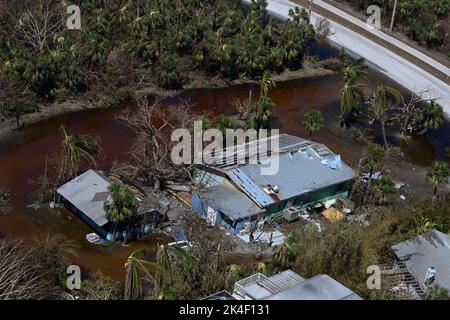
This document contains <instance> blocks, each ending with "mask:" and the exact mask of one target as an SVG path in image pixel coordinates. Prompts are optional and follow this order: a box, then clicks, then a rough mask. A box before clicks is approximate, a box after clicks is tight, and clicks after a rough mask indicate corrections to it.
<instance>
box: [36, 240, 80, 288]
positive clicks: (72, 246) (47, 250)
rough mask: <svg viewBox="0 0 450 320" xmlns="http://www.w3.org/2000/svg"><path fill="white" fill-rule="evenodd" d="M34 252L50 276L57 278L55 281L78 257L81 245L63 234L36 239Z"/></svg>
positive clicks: (58, 279)
mask: <svg viewBox="0 0 450 320" xmlns="http://www.w3.org/2000/svg"><path fill="white" fill-rule="evenodd" d="M34 243H35V246H34V252H35V254H36V257H37V259H38V260H39V262H40V263H42V265H43V266H45V268H46V270H47V272H48V273H49V274H53V275H55V276H56V279H55V281H56V282H58V281H60V279H61V275H63V274H65V272H66V268H67V266H68V265H70V264H72V263H71V262H72V261H73V260H72V259H74V258H77V257H78V253H79V250H80V245H79V244H78V242H76V241H73V240H69V239H67V238H66V237H65V236H64V235H62V234H56V235H53V236H51V235H49V234H48V235H47V236H45V237H43V238H34Z"/></svg>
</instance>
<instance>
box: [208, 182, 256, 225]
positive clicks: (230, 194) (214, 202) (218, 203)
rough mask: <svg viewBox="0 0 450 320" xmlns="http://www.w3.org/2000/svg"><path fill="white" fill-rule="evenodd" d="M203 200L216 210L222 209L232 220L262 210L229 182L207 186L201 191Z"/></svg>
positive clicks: (246, 216)
mask: <svg viewBox="0 0 450 320" xmlns="http://www.w3.org/2000/svg"><path fill="white" fill-rule="evenodd" d="M201 198H202V201H205V203H206V204H207V205H209V206H210V207H212V208H214V209H215V210H218V209H220V211H222V212H223V213H224V214H226V216H227V217H228V218H230V219H231V220H234V221H236V220H239V219H243V218H248V217H250V216H253V215H255V214H258V213H260V212H262V210H261V208H259V207H258V206H257V205H256V204H255V203H254V202H253V201H252V200H251V199H250V198H249V197H247V196H246V195H245V194H243V193H242V192H240V191H239V190H237V189H236V188H235V187H233V186H232V185H231V184H230V183H229V182H226V181H225V182H224V183H223V184H218V185H214V186H211V187H209V188H206V189H205V190H204V191H202V193H201Z"/></svg>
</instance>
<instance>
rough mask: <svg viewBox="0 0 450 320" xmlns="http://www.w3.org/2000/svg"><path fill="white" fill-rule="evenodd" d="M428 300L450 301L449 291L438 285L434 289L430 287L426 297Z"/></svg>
mask: <svg viewBox="0 0 450 320" xmlns="http://www.w3.org/2000/svg"><path fill="white" fill-rule="evenodd" d="M425 299H426V300H450V296H449V293H448V290H447V289H446V288H443V287H441V286H439V285H437V284H435V285H434V286H432V287H429V288H428V290H427V292H426V296H425Z"/></svg>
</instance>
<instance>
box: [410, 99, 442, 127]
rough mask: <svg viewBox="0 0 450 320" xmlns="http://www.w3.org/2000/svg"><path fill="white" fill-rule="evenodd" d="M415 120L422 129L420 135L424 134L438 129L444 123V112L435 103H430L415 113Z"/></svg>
mask: <svg viewBox="0 0 450 320" xmlns="http://www.w3.org/2000/svg"><path fill="white" fill-rule="evenodd" d="M415 120H416V121H417V124H418V125H419V126H420V127H421V128H422V131H421V134H426V133H427V132H428V131H429V130H436V129H438V128H439V127H440V125H441V124H442V123H443V122H444V121H445V116H444V110H443V109H442V107H441V106H440V105H438V104H437V103H436V102H435V101H431V102H429V103H427V104H425V107H424V108H423V110H421V111H420V112H418V113H416V116H415Z"/></svg>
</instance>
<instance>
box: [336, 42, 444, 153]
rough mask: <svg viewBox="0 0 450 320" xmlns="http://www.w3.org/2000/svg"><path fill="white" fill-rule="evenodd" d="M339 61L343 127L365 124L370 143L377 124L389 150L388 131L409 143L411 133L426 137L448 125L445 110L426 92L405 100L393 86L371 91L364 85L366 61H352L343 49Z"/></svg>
mask: <svg viewBox="0 0 450 320" xmlns="http://www.w3.org/2000/svg"><path fill="white" fill-rule="evenodd" d="M339 60H340V65H341V69H342V73H343V75H344V88H343V90H342V95H341V109H340V113H339V120H340V126H341V127H345V128H348V127H350V126H351V125H352V124H353V122H354V121H355V120H363V121H366V122H367V128H366V129H365V135H366V136H367V137H369V140H370V139H372V138H373V134H374V133H375V131H374V125H376V124H378V123H379V124H380V127H381V134H382V137H383V142H384V147H385V148H386V149H388V148H389V144H388V139H387V136H388V134H387V129H388V128H389V129H391V130H395V131H396V134H398V136H399V137H400V138H401V140H402V141H408V140H409V139H410V138H411V134H422V135H426V134H427V133H428V132H429V131H430V130H436V129H438V128H439V127H440V126H441V125H442V124H443V123H444V122H445V116H444V111H443V108H442V107H441V106H440V105H438V104H437V103H436V102H435V101H434V100H427V99H425V98H424V97H423V96H424V93H425V91H423V92H419V93H417V94H416V93H412V94H411V96H410V97H403V96H402V95H401V93H400V92H399V91H397V89H394V88H392V87H390V86H386V85H382V84H381V85H378V86H377V87H375V88H372V87H373V86H371V85H368V84H366V83H365V82H366V81H367V79H366V71H365V69H366V68H367V66H366V65H365V64H364V59H357V60H353V59H351V58H350V57H349V56H348V55H347V53H346V52H345V51H344V50H343V51H342V52H341V54H340V57H339Z"/></svg>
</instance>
